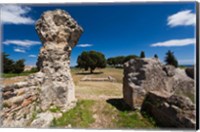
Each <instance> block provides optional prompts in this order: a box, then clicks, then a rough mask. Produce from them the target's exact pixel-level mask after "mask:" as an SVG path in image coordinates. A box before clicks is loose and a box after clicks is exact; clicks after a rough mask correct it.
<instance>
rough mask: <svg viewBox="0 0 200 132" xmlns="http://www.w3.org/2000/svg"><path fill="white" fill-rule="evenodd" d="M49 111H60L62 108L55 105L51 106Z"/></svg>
mask: <svg viewBox="0 0 200 132" xmlns="http://www.w3.org/2000/svg"><path fill="white" fill-rule="evenodd" d="M49 111H51V112H53V113H56V112H60V108H59V107H56V106H54V107H51V108H50V109H49Z"/></svg>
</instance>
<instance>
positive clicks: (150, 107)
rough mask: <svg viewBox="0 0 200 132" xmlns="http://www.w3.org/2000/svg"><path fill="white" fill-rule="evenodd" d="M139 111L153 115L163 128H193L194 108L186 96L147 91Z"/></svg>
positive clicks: (194, 122)
mask: <svg viewBox="0 0 200 132" xmlns="http://www.w3.org/2000/svg"><path fill="white" fill-rule="evenodd" d="M141 111H144V112H146V113H148V114H149V115H151V116H153V118H154V119H155V120H156V123H157V125H159V126H160V127H165V128H190V129H191V128H193V129H194V128H195V126H196V110H195V106H194V104H193V103H192V102H191V100H190V99H189V98H188V97H184V96H177V95H167V94H162V93H161V92H156V91H151V92H148V93H147V95H146V98H145V100H144V102H143V105H142V108H141Z"/></svg>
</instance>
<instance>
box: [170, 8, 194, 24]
mask: <svg viewBox="0 0 200 132" xmlns="http://www.w3.org/2000/svg"><path fill="white" fill-rule="evenodd" d="M167 21H168V23H167V25H169V26H170V27H176V26H189V25H195V22H196V15H195V13H192V11H191V10H184V11H180V12H177V13H176V14H173V15H171V16H169V17H168V19H167Z"/></svg>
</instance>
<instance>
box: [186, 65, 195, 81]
mask: <svg viewBox="0 0 200 132" xmlns="http://www.w3.org/2000/svg"><path fill="white" fill-rule="evenodd" d="M185 72H186V74H187V75H188V76H189V77H191V78H192V79H194V67H189V68H186V69H185Z"/></svg>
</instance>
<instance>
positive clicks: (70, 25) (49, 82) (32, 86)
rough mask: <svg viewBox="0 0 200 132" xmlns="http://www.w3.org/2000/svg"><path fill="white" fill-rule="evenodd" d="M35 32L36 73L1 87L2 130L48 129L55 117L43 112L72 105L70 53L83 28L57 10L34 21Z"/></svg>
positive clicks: (73, 97)
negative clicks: (37, 41)
mask: <svg viewBox="0 0 200 132" xmlns="http://www.w3.org/2000/svg"><path fill="white" fill-rule="evenodd" d="M36 31H37V33H38V35H39V37H40V39H41V41H42V44H43V46H42V47H41V49H40V53H39V55H38V62H37V67H38V69H39V72H38V73H36V74H33V75H30V76H29V77H28V79H26V80H25V81H24V82H19V83H16V84H13V85H8V86H3V88H2V95H3V102H2V103H3V107H2V109H1V111H0V116H1V119H2V122H1V123H2V124H1V126H2V127H48V125H49V123H50V122H51V120H52V119H53V118H54V117H55V114H52V113H49V112H47V111H48V110H49V108H50V107H51V106H56V107H59V108H60V109H61V110H62V111H67V110H69V109H70V108H72V107H74V106H75V104H76V99H75V93H74V83H73V80H72V77H71V73H70V54H71V50H72V48H73V47H74V46H75V45H76V44H77V42H78V40H79V37H80V36H81V34H82V32H83V29H82V28H81V27H80V26H79V25H78V24H77V22H76V21H75V20H74V19H73V18H72V17H71V16H70V15H69V14H68V13H67V12H65V11H63V10H59V9H58V10H54V11H46V12H44V13H43V14H42V15H41V18H40V19H39V20H38V21H37V22H36ZM58 114H59V113H58ZM35 117H37V118H36V119H35Z"/></svg>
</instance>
